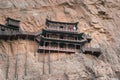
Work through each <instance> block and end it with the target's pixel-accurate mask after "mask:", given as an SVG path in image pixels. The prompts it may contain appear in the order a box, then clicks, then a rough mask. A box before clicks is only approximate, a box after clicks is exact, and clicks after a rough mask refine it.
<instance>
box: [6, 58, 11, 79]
mask: <svg viewBox="0 0 120 80" xmlns="http://www.w3.org/2000/svg"><path fill="white" fill-rule="evenodd" d="M6 65H7V66H6V80H8V79H9V75H8V74H9V66H10V62H9V56H7V64H6Z"/></svg>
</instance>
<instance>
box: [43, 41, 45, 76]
mask: <svg viewBox="0 0 120 80" xmlns="http://www.w3.org/2000/svg"><path fill="white" fill-rule="evenodd" d="M43 46H45V42H44V44H43ZM44 74H45V50H44V49H43V75H44Z"/></svg>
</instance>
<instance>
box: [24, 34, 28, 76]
mask: <svg viewBox="0 0 120 80" xmlns="http://www.w3.org/2000/svg"><path fill="white" fill-rule="evenodd" d="M27 38H28V36H27V37H26V53H25V64H24V67H25V70H24V75H25V76H27V51H28V47H27V46H28V44H27Z"/></svg>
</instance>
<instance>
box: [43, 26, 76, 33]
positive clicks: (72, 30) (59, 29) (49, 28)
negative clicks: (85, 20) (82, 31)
mask: <svg viewBox="0 0 120 80" xmlns="http://www.w3.org/2000/svg"><path fill="white" fill-rule="evenodd" d="M45 29H48V30H55V31H65V32H74V33H76V32H78V31H77V30H74V29H64V28H59V27H58V28H52V27H46V28H45Z"/></svg>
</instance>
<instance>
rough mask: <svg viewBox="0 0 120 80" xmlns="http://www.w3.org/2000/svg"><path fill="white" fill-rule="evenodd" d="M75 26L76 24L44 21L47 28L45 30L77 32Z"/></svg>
mask: <svg viewBox="0 0 120 80" xmlns="http://www.w3.org/2000/svg"><path fill="white" fill-rule="evenodd" d="M77 25H78V22H76V23H68V22H57V21H50V20H48V19H46V26H47V27H46V28H47V29H49V30H57V31H68V32H77V30H78V27H77Z"/></svg>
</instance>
